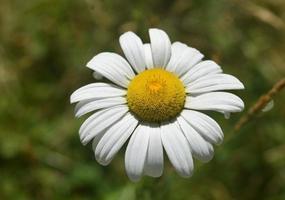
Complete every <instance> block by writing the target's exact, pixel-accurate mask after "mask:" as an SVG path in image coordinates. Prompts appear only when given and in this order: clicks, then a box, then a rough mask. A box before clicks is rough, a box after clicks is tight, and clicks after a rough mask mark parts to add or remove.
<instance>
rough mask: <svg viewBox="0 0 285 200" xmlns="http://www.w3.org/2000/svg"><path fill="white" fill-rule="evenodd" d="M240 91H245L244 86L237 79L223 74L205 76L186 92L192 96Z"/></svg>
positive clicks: (187, 88) (188, 87) (193, 83)
mask: <svg viewBox="0 0 285 200" xmlns="http://www.w3.org/2000/svg"><path fill="white" fill-rule="evenodd" d="M240 89H244V86H243V84H242V83H241V82H240V81H239V80H238V79H237V78H236V77H234V76H232V75H229V74H221V73H219V74H210V75H206V76H203V77H201V78H198V79H196V80H195V81H193V82H191V83H189V84H188V85H187V86H186V92H187V93H191V94H200V93H205V92H212V91H219V90H240Z"/></svg>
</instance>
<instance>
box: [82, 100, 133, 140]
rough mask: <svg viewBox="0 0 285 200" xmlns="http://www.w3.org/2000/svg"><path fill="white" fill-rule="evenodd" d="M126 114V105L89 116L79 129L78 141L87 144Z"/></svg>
mask: <svg viewBox="0 0 285 200" xmlns="http://www.w3.org/2000/svg"><path fill="white" fill-rule="evenodd" d="M127 112H128V107H127V106H126V105H121V106H116V107H112V108H108V109H103V110H100V111H98V112H96V113H94V114H93V115H91V116H90V117H89V118H88V119H87V120H85V122H84V123H83V124H82V125H81V127H80V129H79V135H80V140H81V142H82V143H83V144H87V143H88V142H89V141H90V140H92V139H93V138H94V137H95V136H96V135H98V134H100V133H101V132H102V131H104V130H105V129H106V128H108V127H110V126H111V125H113V124H114V123H115V122H116V121H118V120H119V119H120V118H121V117H122V116H124V115H125V114H126V113H127Z"/></svg>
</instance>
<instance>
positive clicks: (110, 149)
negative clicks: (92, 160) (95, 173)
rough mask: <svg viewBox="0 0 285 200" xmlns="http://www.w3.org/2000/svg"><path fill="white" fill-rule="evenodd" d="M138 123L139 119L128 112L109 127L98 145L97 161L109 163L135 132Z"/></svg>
mask: <svg viewBox="0 0 285 200" xmlns="http://www.w3.org/2000/svg"><path fill="white" fill-rule="evenodd" d="M137 124H138V120H137V119H135V117H134V116H133V115H132V114H131V113H127V114H126V115H125V116H124V117H123V118H122V119H120V120H119V121H118V122H117V123H115V124H114V125H113V126H112V127H111V128H109V129H108V130H107V131H106V133H105V134H104V135H103V137H102V138H101V139H100V141H99V143H98V145H97V146H96V149H95V157H96V159H97V161H98V162H99V163H101V164H102V165H107V164H109V163H110V162H111V160H112V159H113V157H114V156H115V155H116V153H117V152H118V151H119V150H120V149H121V147H122V146H123V144H124V143H125V142H126V141H127V139H128V138H129V136H130V135H131V134H132V133H133V131H134V129H135V128H136V126H137Z"/></svg>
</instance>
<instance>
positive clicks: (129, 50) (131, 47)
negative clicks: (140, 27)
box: [119, 31, 146, 73]
mask: <svg viewBox="0 0 285 200" xmlns="http://www.w3.org/2000/svg"><path fill="white" fill-rule="evenodd" d="M119 41H120V45H121V48H122V50H123V52H124V54H125V56H126V58H127V59H128V61H129V63H130V64H131V65H132V67H133V68H134V70H135V71H136V72H137V73H140V72H142V71H144V70H145V68H146V62H145V61H146V59H145V49H144V45H143V43H142V40H141V39H140V38H139V37H138V36H137V35H136V34H135V33H133V32H130V31H129V32H126V33H124V34H123V35H121V36H120V39H119Z"/></svg>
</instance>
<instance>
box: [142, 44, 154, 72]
mask: <svg viewBox="0 0 285 200" xmlns="http://www.w3.org/2000/svg"><path fill="white" fill-rule="evenodd" d="M144 53H145V62H146V67H147V69H152V68H153V59H152V53H151V47H150V44H149V43H147V44H144Z"/></svg>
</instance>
